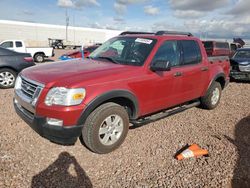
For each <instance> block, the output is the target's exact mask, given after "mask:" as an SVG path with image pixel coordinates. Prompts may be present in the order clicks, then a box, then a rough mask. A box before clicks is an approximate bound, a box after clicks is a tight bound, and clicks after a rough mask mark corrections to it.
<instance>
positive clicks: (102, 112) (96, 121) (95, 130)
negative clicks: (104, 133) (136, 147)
mask: <svg viewBox="0 0 250 188" xmlns="http://www.w3.org/2000/svg"><path fill="white" fill-rule="evenodd" d="M112 115H114V116H116V115H117V116H119V118H121V122H122V123H123V130H122V131H121V133H120V136H119V138H118V140H116V141H115V142H114V143H113V144H111V145H105V144H103V143H102V142H101V140H100V136H99V130H100V127H101V126H102V125H105V124H104V123H103V122H104V121H105V120H106V118H108V117H111V116H112ZM121 122H120V121H119V123H121ZM128 129H129V117H128V113H127V111H126V110H125V109H124V108H123V107H122V106H120V105H118V104H116V103H112V102H109V103H105V104H103V105H101V106H99V107H98V108H96V109H95V110H94V111H93V112H92V113H91V114H90V115H89V116H88V118H87V120H86V122H85V124H84V126H83V129H82V140H83V142H84V145H85V146H86V147H87V148H88V149H90V150H91V151H93V152H95V153H99V154H104V153H109V152H112V151H114V150H115V149H117V148H118V147H119V146H120V145H121V144H122V143H123V141H124V140H125V137H126V136H127V133H128ZM108 140H111V137H109V139H108Z"/></svg>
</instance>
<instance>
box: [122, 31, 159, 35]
mask: <svg viewBox="0 0 250 188" xmlns="http://www.w3.org/2000/svg"><path fill="white" fill-rule="evenodd" d="M139 34H151V35H153V34H155V33H150V32H136V31H124V32H122V33H121V34H120V35H139Z"/></svg>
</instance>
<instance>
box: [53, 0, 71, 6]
mask: <svg viewBox="0 0 250 188" xmlns="http://www.w3.org/2000/svg"><path fill="white" fill-rule="evenodd" d="M57 5H58V6H60V7H74V3H73V2H72V0H58V1H57Z"/></svg>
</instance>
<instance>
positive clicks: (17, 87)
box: [15, 76, 22, 90]
mask: <svg viewBox="0 0 250 188" xmlns="http://www.w3.org/2000/svg"><path fill="white" fill-rule="evenodd" d="M21 85H22V79H21V77H20V76H18V77H17V78H16V82H15V90H19V89H21Z"/></svg>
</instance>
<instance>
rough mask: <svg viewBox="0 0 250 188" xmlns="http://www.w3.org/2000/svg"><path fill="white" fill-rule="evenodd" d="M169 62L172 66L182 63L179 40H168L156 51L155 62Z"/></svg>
mask: <svg viewBox="0 0 250 188" xmlns="http://www.w3.org/2000/svg"><path fill="white" fill-rule="evenodd" d="M163 61H164V62H169V63H170V65H171V67H174V66H178V65H180V50H179V47H178V43H177V41H166V42H164V43H163V44H162V45H161V47H160V48H159V49H158V51H157V52H156V54H155V56H154V59H153V63H157V62H159V63H160V62H163Z"/></svg>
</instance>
